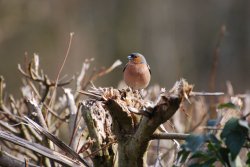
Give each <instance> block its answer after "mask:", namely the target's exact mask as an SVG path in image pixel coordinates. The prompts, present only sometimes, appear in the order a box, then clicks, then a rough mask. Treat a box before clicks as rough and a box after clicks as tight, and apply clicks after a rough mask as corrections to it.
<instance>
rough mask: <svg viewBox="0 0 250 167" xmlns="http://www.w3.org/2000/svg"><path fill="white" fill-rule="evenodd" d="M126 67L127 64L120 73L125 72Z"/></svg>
mask: <svg viewBox="0 0 250 167" xmlns="http://www.w3.org/2000/svg"><path fill="white" fill-rule="evenodd" d="M127 66H128V63H127V64H126V65H125V67H124V68H123V70H122V72H124V71H125V69H126V67H127Z"/></svg>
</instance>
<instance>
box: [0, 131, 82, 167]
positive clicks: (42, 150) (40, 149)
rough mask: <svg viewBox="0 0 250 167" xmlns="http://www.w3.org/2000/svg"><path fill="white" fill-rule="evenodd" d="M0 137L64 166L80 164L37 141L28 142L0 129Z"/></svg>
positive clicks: (77, 166) (76, 166)
mask: <svg viewBox="0 0 250 167" xmlns="http://www.w3.org/2000/svg"><path fill="white" fill-rule="evenodd" d="M0 138H1V139H2V140H6V141H9V142H11V143H14V144H17V145H20V146H22V147H24V148H27V149H29V150H32V151H34V152H37V153H39V154H41V155H43V156H45V157H48V158H50V159H52V160H55V161H56V162H58V163H60V164H63V165H66V166H74V167H79V166H82V165H81V164H80V163H79V162H78V161H76V160H73V159H71V158H69V157H67V156H65V155H62V154H60V153H59V152H56V151H53V150H50V149H48V148H46V147H44V146H42V145H39V144H37V143H33V142H29V141H27V140H24V139H22V138H20V137H17V136H14V135H13V134H11V133H7V132H4V131H0Z"/></svg>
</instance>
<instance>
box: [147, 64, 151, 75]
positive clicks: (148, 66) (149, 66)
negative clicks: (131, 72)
mask: <svg viewBox="0 0 250 167" xmlns="http://www.w3.org/2000/svg"><path fill="white" fill-rule="evenodd" d="M147 66H148V70H149V72H150V74H151V69H150V66H149V65H148V64H147Z"/></svg>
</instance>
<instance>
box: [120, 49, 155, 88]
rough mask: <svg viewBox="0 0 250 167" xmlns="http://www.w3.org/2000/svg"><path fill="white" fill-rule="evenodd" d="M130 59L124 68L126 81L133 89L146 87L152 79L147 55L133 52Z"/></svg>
mask: <svg viewBox="0 0 250 167" xmlns="http://www.w3.org/2000/svg"><path fill="white" fill-rule="evenodd" d="M128 60H129V61H128V63H127V64H126V65H125V67H124V69H123V79H124V81H125V83H126V84H127V85H128V86H129V87H131V88H132V89H133V90H142V89H144V88H146V87H147V86H148V84H149V82H150V79H151V70H150V67H149V65H148V64H147V61H146V59H145V57H144V56H143V55H142V54H140V53H132V54H130V55H129V56H128Z"/></svg>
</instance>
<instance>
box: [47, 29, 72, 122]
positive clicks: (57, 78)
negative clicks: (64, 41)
mask: <svg viewBox="0 0 250 167" xmlns="http://www.w3.org/2000/svg"><path fill="white" fill-rule="evenodd" d="M73 36H74V33H73V32H71V33H70V39H69V44H68V49H67V52H66V55H65V57H64V60H63V63H62V65H61V67H60V69H59V71H58V74H57V77H56V81H55V87H54V89H53V92H52V95H51V99H50V102H49V105H48V106H49V107H50V106H51V104H52V101H53V98H54V96H55V93H56V88H57V86H58V81H59V77H60V75H61V72H62V69H63V67H64V65H65V63H66V60H67V58H68V56H69V51H70V47H71V43H72V39H73ZM47 114H48V110H46V114H45V118H47Z"/></svg>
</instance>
